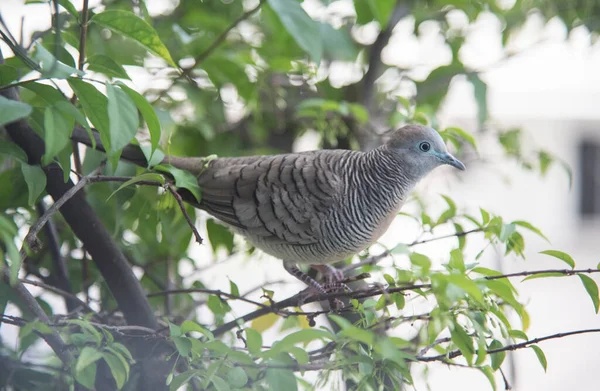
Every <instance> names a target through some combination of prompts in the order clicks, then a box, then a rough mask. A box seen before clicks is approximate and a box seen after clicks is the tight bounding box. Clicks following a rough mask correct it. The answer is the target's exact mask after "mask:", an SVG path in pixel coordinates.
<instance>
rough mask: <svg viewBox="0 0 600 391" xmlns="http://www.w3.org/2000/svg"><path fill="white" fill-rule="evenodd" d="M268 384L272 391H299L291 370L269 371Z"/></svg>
mask: <svg viewBox="0 0 600 391" xmlns="http://www.w3.org/2000/svg"><path fill="white" fill-rule="evenodd" d="M267 384H268V385H269V390H270V391H283V390H285V391H297V390H298V382H297V380H296V376H295V375H294V372H292V371H291V370H289V369H276V368H269V369H267Z"/></svg>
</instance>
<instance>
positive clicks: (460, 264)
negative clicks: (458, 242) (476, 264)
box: [448, 249, 466, 273]
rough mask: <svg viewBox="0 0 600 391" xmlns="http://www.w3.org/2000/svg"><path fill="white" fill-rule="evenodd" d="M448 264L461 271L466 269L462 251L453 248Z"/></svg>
mask: <svg viewBox="0 0 600 391" xmlns="http://www.w3.org/2000/svg"><path fill="white" fill-rule="evenodd" d="M448 265H449V266H450V267H452V268H453V269H456V270H458V271H459V272H461V273H464V272H465V271H466V268H465V261H464V259H463V253H462V251H460V249H454V250H452V251H451V252H450V262H448Z"/></svg>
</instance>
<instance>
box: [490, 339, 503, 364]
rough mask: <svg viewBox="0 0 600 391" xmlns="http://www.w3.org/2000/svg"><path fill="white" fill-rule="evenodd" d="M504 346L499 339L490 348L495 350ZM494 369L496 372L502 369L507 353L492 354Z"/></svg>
mask: <svg viewBox="0 0 600 391" xmlns="http://www.w3.org/2000/svg"><path fill="white" fill-rule="evenodd" d="M503 347H504V346H502V343H501V342H500V341H498V340H497V339H495V340H493V341H492V343H490V346H489V347H488V349H489V350H495V349H501V348H503ZM491 356H492V369H493V370H494V371H497V370H498V368H500V365H502V363H503V362H504V359H505V358H506V352H498V353H492V354H491Z"/></svg>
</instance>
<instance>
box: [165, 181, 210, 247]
mask: <svg viewBox="0 0 600 391" xmlns="http://www.w3.org/2000/svg"><path fill="white" fill-rule="evenodd" d="M167 190H169V193H171V195H172V196H173V197H174V198H175V201H177V205H179V209H181V213H183V217H185V221H187V223H188V225H189V226H190V228H191V229H192V232H193V233H194V238H196V242H197V243H198V244H202V236H200V233H199V232H198V230H197V229H196V226H195V225H194V222H193V221H192V219H191V217H190V215H189V214H188V212H187V211H186V210H185V205H184V204H183V199H182V198H181V195H179V193H178V192H177V189H175V187H174V186H173V185H170V184H168V185H167Z"/></svg>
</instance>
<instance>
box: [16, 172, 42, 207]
mask: <svg viewBox="0 0 600 391" xmlns="http://www.w3.org/2000/svg"><path fill="white" fill-rule="evenodd" d="M21 172H22V173H23V178H25V182H26V183H27V188H28V190H29V201H28V202H29V205H30V206H33V204H35V202H36V201H37V199H38V197H39V196H40V194H42V192H43V191H44V189H45V188H46V174H44V170H42V169H41V168H40V167H39V166H30V165H29V164H24V163H23V164H21Z"/></svg>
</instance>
